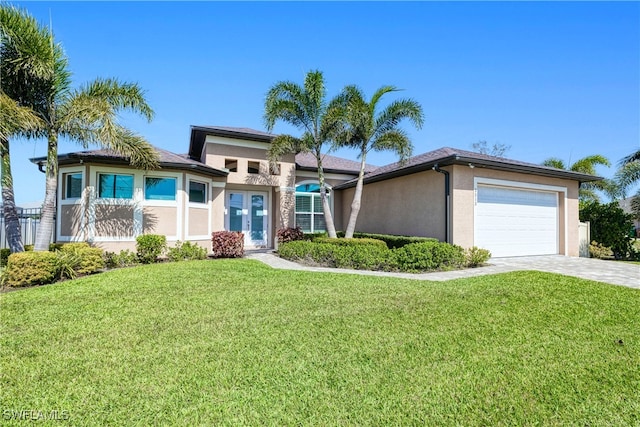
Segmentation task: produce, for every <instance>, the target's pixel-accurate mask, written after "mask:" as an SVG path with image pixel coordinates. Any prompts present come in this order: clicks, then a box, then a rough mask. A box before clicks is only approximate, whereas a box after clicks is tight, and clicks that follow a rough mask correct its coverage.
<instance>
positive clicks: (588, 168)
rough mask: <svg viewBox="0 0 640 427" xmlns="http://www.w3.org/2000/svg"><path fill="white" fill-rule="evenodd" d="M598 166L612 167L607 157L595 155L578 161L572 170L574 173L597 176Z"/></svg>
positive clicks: (572, 166)
mask: <svg viewBox="0 0 640 427" xmlns="http://www.w3.org/2000/svg"><path fill="white" fill-rule="evenodd" d="M597 165H602V166H611V163H610V162H609V159H607V158H606V157H604V156H602V155H600V154H594V155H592V156H586V157H583V158H582V159H580V160H578V161H576V162H575V163H574V164H572V165H571V168H570V169H571V170H572V171H573V172H580V173H586V174H589V175H595V174H596V166H597Z"/></svg>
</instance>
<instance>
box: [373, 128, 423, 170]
mask: <svg viewBox="0 0 640 427" xmlns="http://www.w3.org/2000/svg"><path fill="white" fill-rule="evenodd" d="M371 149H372V150H374V151H387V150H388V151H393V152H394V153H396V155H397V156H398V159H399V161H400V164H403V163H404V162H405V161H406V160H407V159H408V158H409V157H411V154H412V153H413V145H412V144H411V140H410V139H409V135H407V133H406V132H405V131H403V130H402V129H391V130H388V131H386V132H384V133H382V134H379V135H378V136H377V137H376V138H375V140H373V141H372V142H371Z"/></svg>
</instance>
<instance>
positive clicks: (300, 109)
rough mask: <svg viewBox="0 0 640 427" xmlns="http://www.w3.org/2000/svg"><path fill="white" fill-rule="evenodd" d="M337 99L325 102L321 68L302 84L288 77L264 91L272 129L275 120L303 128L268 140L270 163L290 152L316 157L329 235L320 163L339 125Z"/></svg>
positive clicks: (332, 232) (330, 225) (329, 216)
mask: <svg viewBox="0 0 640 427" xmlns="http://www.w3.org/2000/svg"><path fill="white" fill-rule="evenodd" d="M338 104H339V100H338V99H334V100H332V101H331V102H329V103H327V102H326V89H325V85H324V77H323V75H322V72H321V71H318V70H316V71H309V72H308V73H307V75H306V76H305V80H304V86H300V85H299V84H297V83H294V82H291V81H280V82H277V83H276V84H274V85H273V86H272V87H271V88H270V89H269V91H268V92H267V97H266V100H265V112H264V122H265V126H266V128H267V130H268V131H272V130H273V127H274V126H275V124H276V122H277V121H278V120H282V121H283V122H286V123H289V124H291V125H293V126H295V127H296V128H298V129H300V130H301V131H302V135H301V136H300V137H294V136H291V135H279V136H277V137H275V138H274V140H273V141H272V142H271V146H270V148H269V150H268V152H267V157H268V158H269V161H270V162H271V163H272V164H273V163H274V162H276V161H277V160H278V159H280V158H281V157H282V156H283V155H285V154H289V153H299V152H310V153H312V154H313V155H314V156H315V158H316V164H317V167H318V183H319V185H320V200H321V202H322V211H323V213H324V219H325V223H326V227H327V233H328V235H329V237H334V238H335V237H336V227H335V225H334V222H333V216H332V214H331V208H330V207H329V199H328V197H327V186H326V183H325V178H324V169H323V167H322V159H323V156H324V154H323V152H322V149H323V147H324V146H325V145H326V144H327V143H328V142H330V140H331V138H332V135H333V134H334V133H335V131H336V127H337V126H338V125H339V120H338V119H339V109H338Z"/></svg>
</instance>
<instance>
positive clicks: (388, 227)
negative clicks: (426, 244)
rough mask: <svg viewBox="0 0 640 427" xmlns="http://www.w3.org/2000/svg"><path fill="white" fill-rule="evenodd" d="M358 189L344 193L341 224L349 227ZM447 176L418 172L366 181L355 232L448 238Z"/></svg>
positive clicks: (342, 195)
mask: <svg viewBox="0 0 640 427" xmlns="http://www.w3.org/2000/svg"><path fill="white" fill-rule="evenodd" d="M354 192H355V188H354V187H352V188H348V189H346V190H343V191H342V194H341V205H342V206H341V213H342V214H341V217H342V225H344V227H346V226H347V223H348V221H349V215H350V211H351V200H352V199H353V193H354ZM444 215H445V208H444V177H443V176H442V175H441V174H438V173H437V172H434V171H425V172H419V173H415V174H411V175H406V176H401V177H398V178H392V179H388V180H385V181H380V182H374V183H371V184H366V185H365V186H364V189H363V193H362V203H361V207H360V213H359V215H358V221H357V223H356V231H360V232H367V233H383V234H396V235H408V236H423V237H435V238H437V239H440V240H444V238H445V221H444Z"/></svg>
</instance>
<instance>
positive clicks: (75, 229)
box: [59, 204, 83, 237]
mask: <svg viewBox="0 0 640 427" xmlns="http://www.w3.org/2000/svg"><path fill="white" fill-rule="evenodd" d="M60 215H61V218H60V233H59V234H60V236H65V237H67V236H68V237H75V236H78V235H80V234H81V233H82V231H83V230H82V221H83V210H82V206H81V205H77V204H75V205H62V206H60Z"/></svg>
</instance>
